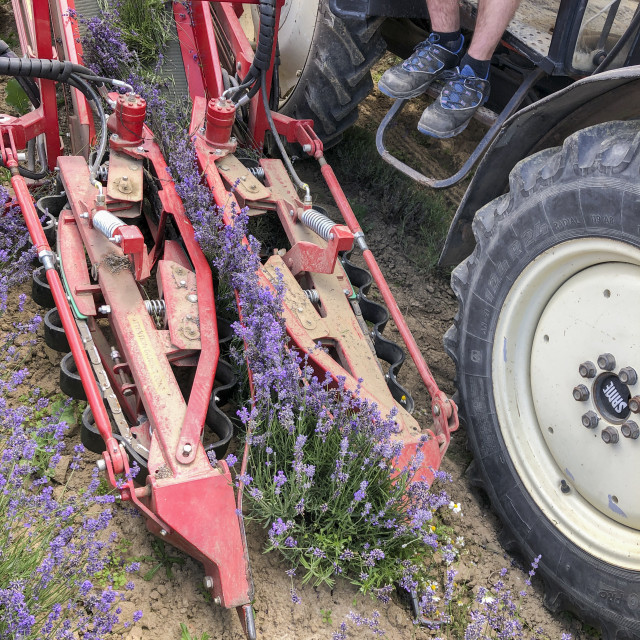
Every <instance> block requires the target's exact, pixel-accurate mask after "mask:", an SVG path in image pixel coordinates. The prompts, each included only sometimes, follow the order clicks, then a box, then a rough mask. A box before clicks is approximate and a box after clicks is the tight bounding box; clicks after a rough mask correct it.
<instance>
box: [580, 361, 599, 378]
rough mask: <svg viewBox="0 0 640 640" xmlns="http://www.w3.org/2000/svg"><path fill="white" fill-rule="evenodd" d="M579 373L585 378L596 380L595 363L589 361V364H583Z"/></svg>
mask: <svg viewBox="0 0 640 640" xmlns="http://www.w3.org/2000/svg"><path fill="white" fill-rule="evenodd" d="M578 371H579V372H580V375H581V376H582V377H583V378H595V377H596V365H595V364H593V362H591V361H589V360H587V362H583V363H582V364H581V365H580V366H579V367H578Z"/></svg>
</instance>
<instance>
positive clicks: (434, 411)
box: [433, 405, 440, 416]
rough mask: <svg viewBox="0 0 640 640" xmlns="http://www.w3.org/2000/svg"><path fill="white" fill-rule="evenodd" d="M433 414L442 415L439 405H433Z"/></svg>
mask: <svg viewBox="0 0 640 640" xmlns="http://www.w3.org/2000/svg"><path fill="white" fill-rule="evenodd" d="M433 415H434V416H439V415H440V407H439V406H438V405H435V407H433Z"/></svg>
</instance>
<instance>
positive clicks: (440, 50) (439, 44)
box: [378, 0, 464, 99]
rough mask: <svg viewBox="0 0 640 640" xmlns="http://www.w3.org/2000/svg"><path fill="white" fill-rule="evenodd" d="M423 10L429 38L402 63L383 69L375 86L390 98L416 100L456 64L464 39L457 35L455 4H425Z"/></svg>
mask: <svg viewBox="0 0 640 640" xmlns="http://www.w3.org/2000/svg"><path fill="white" fill-rule="evenodd" d="M427 7H428V10H429V16H430V18H431V27H432V29H433V31H432V33H431V35H430V36H429V38H428V39H427V40H425V41H424V42H421V43H420V44H419V45H418V46H417V47H416V49H415V51H414V52H413V54H412V55H411V56H410V57H409V58H407V59H406V60H405V61H404V62H402V63H401V64H399V65H396V66H395V67H391V69H387V70H386V71H385V72H384V75H383V76H382V78H380V82H379V83H378V88H379V89H380V91H381V92H382V93H384V94H385V95H388V96H390V97H391V98H405V99H406V98H415V97H416V96H419V95H420V94H421V93H424V92H425V91H426V90H427V87H428V86H429V85H430V84H431V83H432V82H433V81H434V80H435V79H436V78H438V77H440V76H441V75H442V74H443V73H444V72H445V71H446V70H447V69H453V68H454V67H455V66H456V65H457V64H458V62H459V61H460V54H461V51H462V45H463V44H464V38H463V37H462V35H461V34H460V10H459V8H458V0H427Z"/></svg>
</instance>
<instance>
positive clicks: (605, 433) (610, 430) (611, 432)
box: [600, 425, 620, 444]
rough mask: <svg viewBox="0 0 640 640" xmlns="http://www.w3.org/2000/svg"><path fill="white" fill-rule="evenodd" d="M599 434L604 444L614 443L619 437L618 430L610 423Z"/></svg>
mask: <svg viewBox="0 0 640 640" xmlns="http://www.w3.org/2000/svg"><path fill="white" fill-rule="evenodd" d="M600 435H601V437H602V440H603V441H604V442H605V443H606V444H615V443H616V442H618V440H619V439H620V435H619V434H618V430H617V429H616V428H615V427H612V426H611V425H609V426H608V427H606V428H604V429H603V430H602V433H601V434H600Z"/></svg>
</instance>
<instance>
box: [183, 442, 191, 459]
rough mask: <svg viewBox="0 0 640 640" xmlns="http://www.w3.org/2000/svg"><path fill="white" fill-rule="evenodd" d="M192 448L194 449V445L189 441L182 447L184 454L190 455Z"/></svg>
mask: <svg viewBox="0 0 640 640" xmlns="http://www.w3.org/2000/svg"><path fill="white" fill-rule="evenodd" d="M192 450H193V447H192V446H191V445H190V444H189V443H187V444H185V445H184V447H182V455H183V456H188V455H189V454H190V453H191V451H192Z"/></svg>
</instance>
